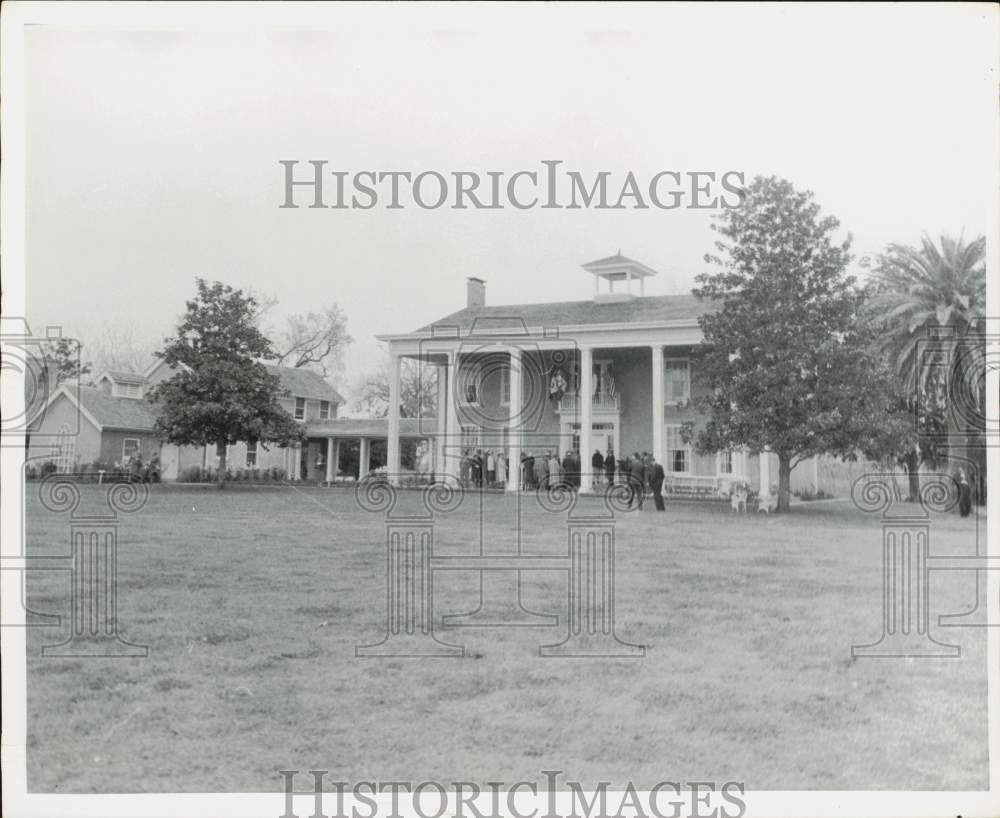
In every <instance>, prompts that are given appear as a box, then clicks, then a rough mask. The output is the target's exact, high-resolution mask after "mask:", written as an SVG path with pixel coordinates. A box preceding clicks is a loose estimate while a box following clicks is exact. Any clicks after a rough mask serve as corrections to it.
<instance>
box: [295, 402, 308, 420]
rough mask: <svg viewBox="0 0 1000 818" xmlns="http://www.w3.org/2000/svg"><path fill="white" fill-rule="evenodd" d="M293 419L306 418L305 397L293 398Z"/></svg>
mask: <svg viewBox="0 0 1000 818" xmlns="http://www.w3.org/2000/svg"><path fill="white" fill-rule="evenodd" d="M295 419H296V420H305V419H306V399H305V398H296V399H295Z"/></svg>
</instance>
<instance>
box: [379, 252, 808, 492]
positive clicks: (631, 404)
mask: <svg viewBox="0 0 1000 818" xmlns="http://www.w3.org/2000/svg"><path fill="white" fill-rule="evenodd" d="M583 269H584V270H585V271H586V273H587V274H589V275H590V276H592V278H593V296H592V297H591V298H589V299H587V300H584V301H565V302H555V303H532V304H517V305H510V306H503V305H498V306H492V305H488V304H487V303H486V284H485V282H484V281H482V280H481V279H478V278H469V279H468V282H467V300H466V305H465V307H464V308H463V309H461V310H459V311H458V312H454V313H451V314H450V315H446V316H445V317H443V318H441V319H439V320H438V321H435V322H434V323H432V324H430V325H428V326H425V327H421V328H420V329H418V330H416V331H414V332H411V333H406V334H402V335H381V336H379V338H380V340H383V341H385V342H387V343H388V345H389V350H390V361H391V366H390V372H391V374H390V392H391V395H392V396H391V397H390V400H389V405H390V416H389V421H388V463H387V471H388V472H389V473H390V474H396V473H398V472H399V471H400V468H399V466H400V441H401V439H402V438H403V437H405V436H412V435H413V429H412V426H413V424H414V421H413V420H412V419H401V418H400V416H399V377H400V362H401V360H402V359H403V358H411V359H415V360H417V361H418V362H419V364H420V365H421V366H432V367H435V368H436V369H437V373H438V396H437V403H438V406H439V407H441V408H442V411H438V412H437V417H436V418H424V419H419V420H418V421H417V424H418V426H419V430H418V431H419V432H420V433H421V434H422V435H423V436H425V437H426V438H428V439H431V438H433V440H434V444H433V448H434V452H435V457H434V460H435V462H436V463H438V464H441V468H440V469H439V471H440V472H443V473H446V474H449V475H453V476H458V474H459V469H460V464H461V458H462V456H463V454H464V453H466V452H468V451H469V450H470V449H480V448H481V449H484V450H486V449H489V450H492V451H495V452H496V451H503V452H504V453H505V455H506V456H507V458H508V460H509V462H510V463H517V462H519V461H520V458H521V455H522V453H524V452H529V453H530V454H532V455H538V454H540V453H545V452H548V451H552V452H558V453H559V455H560V456H561V455H562V454H564V453H565V452H566V451H567V450H569V449H574V450H576V451H578V452H579V453H580V457H581V460H582V461H583V463H584V464H585V467H584V470H583V471H584V472H585V473H584V474H583V476H582V482H581V486H580V489H581V491H588V490H590V489H591V488H592V487H593V479H594V476H593V475H591V474H588V473H586V472H587V467H586V464H589V463H590V460H591V457H592V456H593V453H594V452H595V451H600V452H601V453H602V455H605V456H606V454H607V453H608V452H609V451H611V452H613V453H614V456H615V457H616V458H621V457H628V456H630V455H632V453H633V452H640V453H641V452H650V453H652V454H653V456H654V457H655V458H656V459H657V461H659V462H660V463H661V464H663V467H664V471H665V472H666V474H667V480H666V486H667V488H668V490H679V491H684V492H691V493H700V494H706V495H708V494H718V493H719V492H720V491H721V492H722V493H726V492H728V490H729V486H730V485H731V484H732V482H733V481H735V480H741V481H745V482H747V483H749V484H750V486H751V487H752V488H754V489H755V490H759V489H760V487H761V486H763V487H765V490H766V489H768V488H770V487H771V486H772V485H774V484H775V483H776V482H777V474H778V470H777V458H776V457H775V456H774V455H772V454H770V453H765V454H763V455H761V454H760V453H758V452H749V451H725V452H718V453H715V454H698V453H696V452H695V451H694V448H693V445H692V444H691V442H689V440H690V438H689V436H686V435H685V434H684V431H685V427H690V428H691V429H693V430H697V428H698V427H699V424H702V423H703V422H704V417H703V416H702V415H701V414H700V413H699V411H698V410H697V409H696V408H695V407H694V405H693V403H692V398H694V397H696V395H695V394H693V391H692V377H691V376H692V371H691V366H692V364H691V352H692V350H693V348H694V347H695V346H696V345H697V344H698V343H699V342H700V341H701V338H702V333H701V330H700V328H699V325H698V316H699V314H700V313H701V312H702V311H703V310H705V309H706V305H705V304H703V303H702V302H700V301H699V300H698V299H696V298H695V297H694V296H692V295H646V294H645V290H646V279H648V278H650V277H652V276H655V275H657V273H656V271H655V270H652V269H650V268H649V267H647V266H646V265H644V264H642V263H640V262H638V261H634V260H632V259H629V258H626V257H625V256H623V255H621V254H620V253H619V254H616V255H614V256H611V257H609V258H603V259H600V260H598V261H593V262H590V263H589V264H585V265H583ZM403 424H405V425H406V427H407V428H406V429H405V430H404V427H403ZM518 472H519V469H513V468H512V469H510V474H509V479H508V481H507V488H508V490H512V491H516V490H518V488H519V474H518ZM792 479H793V483H792V488H793V490H794V489H796V488H799V487H809V486H810V485H811V486H812V488H813V489H814V490H815V489H816V488H818V486H817V482H818V480H817V470H816V463H815V460H814V461H807V462H805V463H803V464H801V465H800V466H799V467H798V468H797V469H795V470H794V471H793V473H792Z"/></svg>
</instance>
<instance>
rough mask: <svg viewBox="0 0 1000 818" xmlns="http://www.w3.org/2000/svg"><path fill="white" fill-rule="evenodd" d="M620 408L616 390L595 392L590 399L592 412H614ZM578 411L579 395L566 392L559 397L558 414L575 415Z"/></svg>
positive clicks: (619, 399)
mask: <svg viewBox="0 0 1000 818" xmlns="http://www.w3.org/2000/svg"><path fill="white" fill-rule="evenodd" d="M620 410H621V397H620V396H619V394H618V393H617V392H610V391H606V392H595V393H594V394H593V396H592V397H591V399H590V411H591V412H593V413H598V412H600V413H614V414H617V413H618V412H619V411H620ZM578 411H579V395H576V394H572V393H567V394H565V395H563V396H562V398H560V399H559V414H561V415H575V414H576V413H577V412H578Z"/></svg>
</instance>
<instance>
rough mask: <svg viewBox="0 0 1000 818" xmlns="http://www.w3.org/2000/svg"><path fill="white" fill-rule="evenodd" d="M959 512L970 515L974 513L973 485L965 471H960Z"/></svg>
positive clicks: (966, 515)
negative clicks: (970, 483)
mask: <svg viewBox="0 0 1000 818" xmlns="http://www.w3.org/2000/svg"><path fill="white" fill-rule="evenodd" d="M958 513H959V514H961V515H962V516H963V517H968V516H969V515H970V514H971V513H972V487H971V486H970V485H969V481H968V480H967V479H966V477H965V472H964V471H959V473H958Z"/></svg>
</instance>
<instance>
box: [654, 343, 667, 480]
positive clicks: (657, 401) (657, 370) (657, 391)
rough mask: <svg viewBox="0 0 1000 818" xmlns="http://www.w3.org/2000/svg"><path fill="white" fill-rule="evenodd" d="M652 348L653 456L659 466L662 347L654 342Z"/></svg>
mask: <svg viewBox="0 0 1000 818" xmlns="http://www.w3.org/2000/svg"><path fill="white" fill-rule="evenodd" d="M652 350H653V457H655V458H656V462H657V463H659V464H660V465H661V466H664V468H666V466H665V465H664V460H663V458H664V457H665V454H664V451H663V347H662V346H660V345H659V344H656V345H655V346H653V347H652Z"/></svg>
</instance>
